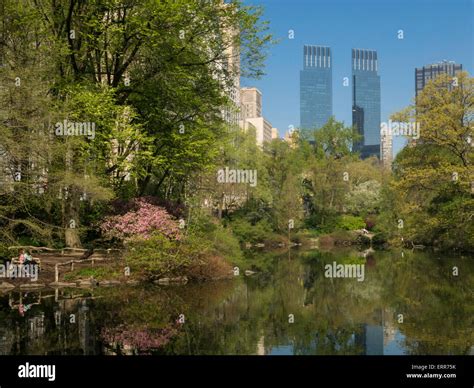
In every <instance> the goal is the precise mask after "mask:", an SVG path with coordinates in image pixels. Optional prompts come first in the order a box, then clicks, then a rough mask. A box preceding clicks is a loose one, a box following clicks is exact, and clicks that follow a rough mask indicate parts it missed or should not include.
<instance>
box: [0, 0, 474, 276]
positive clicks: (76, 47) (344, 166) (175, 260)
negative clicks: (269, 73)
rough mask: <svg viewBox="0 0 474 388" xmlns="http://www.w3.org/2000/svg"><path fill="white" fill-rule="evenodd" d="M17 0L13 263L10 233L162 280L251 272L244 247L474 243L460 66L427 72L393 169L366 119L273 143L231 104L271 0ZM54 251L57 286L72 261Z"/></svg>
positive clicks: (253, 68) (258, 69)
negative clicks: (228, 0)
mask: <svg viewBox="0 0 474 388" xmlns="http://www.w3.org/2000/svg"><path fill="white" fill-rule="evenodd" d="M17 3H18V2H17V1H16V0H5V1H3V2H2V9H1V10H2V12H4V13H5V15H6V16H7V17H5V18H4V21H3V23H2V25H1V26H0V29H1V31H0V36H1V37H2V39H3V41H2V42H1V43H2V46H1V47H2V50H1V52H0V61H1V65H2V66H0V85H2V87H1V88H0V143H1V144H0V147H1V151H2V153H1V154H2V155H1V159H0V167H1V174H2V175H1V176H0V178H1V185H0V258H1V260H2V261H3V262H6V261H9V260H10V259H11V258H12V257H14V256H15V255H16V252H12V251H11V250H9V247H11V246H27V245H28V246H46V247H50V248H52V249H59V250H61V249H64V248H84V249H88V250H92V251H90V255H93V249H99V248H103V249H109V248H113V249H119V250H120V251H122V255H121V256H120V257H119V255H117V256H115V257H113V260H112V263H111V264H110V266H108V267H107V266H104V267H103V266H101V265H99V264H97V265H95V266H94V267H93V268H89V267H92V265H89V264H87V266H86V264H85V263H84V266H81V265H80V263H78V264H77V265H76V266H75V268H74V269H71V270H70V271H68V272H70V273H68V274H64V271H63V272H62V273H63V275H64V276H66V281H67V282H70V283H72V282H74V281H77V282H78V283H81V281H83V283H84V284H85V283H87V282H89V284H91V283H94V281H97V282H99V283H100V281H102V282H104V281H109V282H110V281H111V280H117V279H122V280H125V279H127V281H132V282H140V281H152V282H153V281H156V282H158V283H159V282H160V279H161V283H163V284H165V283H178V282H181V283H185V282H186V281H203V280H209V279H216V278H217V279H219V278H220V279H222V278H227V277H232V276H234V273H235V271H236V267H238V269H239V271H240V274H241V275H242V274H243V275H245V273H246V272H245V271H247V274H248V275H250V276H251V275H252V274H251V272H255V268H253V262H252V259H249V258H246V257H245V252H246V251H249V250H250V249H249V248H257V249H260V248H262V249H268V248H275V249H285V248H288V246H289V245H290V244H291V245H293V244H294V245H295V246H296V247H298V246H300V245H301V246H308V245H310V246H311V245H313V246H315V247H319V249H330V248H331V247H338V246H348V245H360V246H361V247H363V248H367V249H368V248H369V247H373V248H376V249H381V248H389V247H402V246H403V247H408V248H410V249H417V248H422V247H433V248H434V249H439V250H440V251H448V252H451V253H453V252H468V253H471V254H472V252H474V222H473V214H474V178H473V175H472V172H473V169H472V162H473V155H474V148H473V147H474V142H473V141H472V138H473V134H472V128H473V121H472V120H473V117H474V79H473V78H472V77H470V76H469V74H468V73H467V72H460V73H459V74H458V75H457V78H456V85H453V86H452V87H446V86H447V85H448V84H449V85H451V84H452V80H451V79H450V78H449V76H447V75H441V76H439V77H437V78H436V79H435V80H432V81H430V82H429V83H428V84H427V85H426V87H425V88H424V89H423V91H421V92H420V93H419V94H418V96H417V98H416V101H414V103H413V104H412V105H410V106H408V107H407V108H406V109H403V110H402V111H400V112H396V113H394V114H393V115H392V117H391V119H392V120H393V121H396V122H402V123H414V122H416V127H417V128H418V131H417V134H416V138H410V137H409V136H408V139H407V140H408V145H407V146H406V147H405V148H404V149H403V150H402V151H401V152H399V153H398V154H397V156H396V158H395V159H394V161H393V163H392V166H391V168H388V167H387V166H382V164H381V162H380V161H379V160H378V159H377V158H376V157H372V158H367V159H364V160H362V159H361V158H360V155H359V154H358V153H357V152H353V145H354V144H356V143H357V142H358V141H360V136H358V135H357V129H356V128H352V127H348V126H346V125H345V124H344V123H343V122H340V121H337V120H336V119H335V118H334V117H331V118H330V119H329V120H328V122H327V123H326V124H325V125H324V126H323V127H321V128H295V129H294V131H290V132H291V133H290V134H289V136H288V137H287V138H285V139H282V138H276V139H273V140H272V141H268V142H265V143H263V144H257V141H256V132H255V130H254V129H252V128H249V129H248V130H246V131H243V130H241V129H240V128H239V126H238V124H237V123H236V122H235V120H234V121H233V120H232V119H231V117H234V116H235V114H236V113H238V112H237V111H238V110H239V107H237V106H235V103H234V102H233V100H232V98H231V97H230V96H229V93H226V92H225V91H226V90H229V89H232V88H233V87H234V86H235V80H236V79H238V77H240V76H242V77H246V78H248V79H258V78H260V77H261V76H263V75H264V71H263V70H264V66H263V65H264V61H265V58H266V55H267V51H268V49H269V48H270V47H271V45H273V44H275V43H276V42H275V41H274V39H273V37H272V35H271V34H269V33H268V25H267V23H266V22H265V20H263V19H262V16H263V10H262V9H261V8H260V7H254V6H246V5H243V4H242V3H241V2H239V1H235V2H232V4H226V5H225V6H221V7H215V6H214V5H213V4H212V2H191V3H189V2H176V1H171V0H166V1H161V2H144V3H142V2H134V3H131V4H129V5H127V7H128V8H127V9H126V10H125V9H124V10H123V11H122V10H120V11H117V9H115V8H114V5H113V2H112V3H110V4H108V3H107V2H105V3H104V2H98V3H95V2H92V3H90V4H89V3H88V4H86V5H84V4H82V3H81V2H71V4H70V5H69V6H70V9H69V12H65V13H62V12H57V10H56V9H55V7H52V8H45V9H41V10H39V9H38V8H37V5H36V2H33V1H26V2H24V4H23V5H22V7H18V4H17ZM190 19H192V20H193V23H191V25H190V23H189V20H190ZM84 20H88V21H89V22H88V23H84V22H83V21H84ZM65 26H68V27H67V31H66V27H65ZM71 31H73V32H74V37H71V36H70V32H71ZM27 32H28V33H27ZM29 32H33V33H29ZM229 47H238V48H239V50H238V51H239V54H240V63H239V66H238V68H236V66H233V65H232V64H233V62H232V55H233V54H232V53H230V52H229V51H232V50H229ZM223 64H225V66H223ZM52 123H64V126H66V124H67V126H68V127H69V125H70V126H71V128H72V129H74V128H76V129H77V128H88V129H90V130H91V131H92V129H93V133H92V132H91V133H87V134H86V133H85V132H80V131H75V132H74V131H72V130H71V131H72V132H71V133H69V130H68V131H58V132H56V131H55V129H54V126H53V127H52V126H51V124H52ZM73 132H74V133H73ZM86 132H87V131H86ZM257 177H258V179H257ZM356 231H358V232H356ZM90 255H89V256H87V255H85V256H84V257H83V259H84V260H86V259H88V258H89V257H90ZM76 258H77V257H76ZM49 259H50V261H49V262H48V260H46V259H45V258H44V257H41V262H42V264H44V268H43V269H42V272H40V275H39V276H40V281H43V279H46V280H45V281H46V282H47V283H50V280H51V279H49V277H50V276H51V274H52V273H53V274H54V276H52V280H56V279H55V268H56V264H57V263H59V262H60V261H61V260H65V261H67V260H68V258H65V257H49ZM69 259H70V258H69ZM254 260H258V258H255V257H254ZM125 272H127V273H125ZM91 279H92V280H91ZM163 279H167V280H163ZM52 280H51V282H52ZM0 281H1V280H0ZM55 283H58V282H55ZM2 284H3V283H2Z"/></svg>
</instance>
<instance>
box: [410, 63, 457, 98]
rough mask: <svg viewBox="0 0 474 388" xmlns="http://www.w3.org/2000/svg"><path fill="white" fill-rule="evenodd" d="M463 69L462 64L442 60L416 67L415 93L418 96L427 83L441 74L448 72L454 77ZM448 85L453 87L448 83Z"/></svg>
mask: <svg viewBox="0 0 474 388" xmlns="http://www.w3.org/2000/svg"><path fill="white" fill-rule="evenodd" d="M460 71H462V65H461V64H456V63H455V62H453V61H449V62H448V61H442V62H439V63H434V64H432V65H427V66H423V67H421V68H416V69H415V94H416V95H417V96H418V93H420V92H421V91H422V90H423V88H424V87H425V86H426V84H427V83H428V82H429V81H430V80H433V79H435V78H436V77H438V76H439V75H441V74H448V75H450V76H451V77H454V76H455V75H456V74H457V73H459V72H460ZM448 87H452V86H451V85H448Z"/></svg>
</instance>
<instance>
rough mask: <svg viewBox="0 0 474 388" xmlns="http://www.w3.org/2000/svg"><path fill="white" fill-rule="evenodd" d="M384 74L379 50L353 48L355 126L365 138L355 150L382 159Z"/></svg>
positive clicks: (353, 121) (355, 143) (353, 119)
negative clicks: (381, 76) (381, 68)
mask: <svg viewBox="0 0 474 388" xmlns="http://www.w3.org/2000/svg"><path fill="white" fill-rule="evenodd" d="M380 116H381V114H380V76H379V75H378V58H377V52H376V51H375V50H362V49H352V125H353V126H354V128H355V130H356V131H357V133H358V134H359V135H361V138H360V140H359V141H357V142H354V145H353V150H354V151H358V152H360V154H361V157H362V158H363V159H364V158H368V157H369V156H377V157H379V158H380Z"/></svg>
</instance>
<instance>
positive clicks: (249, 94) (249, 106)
mask: <svg viewBox="0 0 474 388" xmlns="http://www.w3.org/2000/svg"><path fill="white" fill-rule="evenodd" d="M240 107H241V111H240V118H241V119H242V120H245V119H248V118H254V117H262V93H261V92H260V90H258V89H257V88H242V89H240Z"/></svg>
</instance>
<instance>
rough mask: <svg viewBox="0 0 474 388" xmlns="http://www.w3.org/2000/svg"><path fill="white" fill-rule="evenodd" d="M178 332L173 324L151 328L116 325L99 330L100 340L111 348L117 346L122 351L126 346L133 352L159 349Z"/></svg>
mask: <svg viewBox="0 0 474 388" xmlns="http://www.w3.org/2000/svg"><path fill="white" fill-rule="evenodd" d="M177 334H178V329H177V328H176V327H175V326H169V327H165V328H163V329H159V330H156V329H155V330H152V329H148V328H146V327H141V328H140V327H133V328H130V327H126V326H118V327H116V328H113V329H108V328H104V329H102V330H101V337H102V340H103V341H104V342H105V343H106V344H107V345H108V346H109V347H110V348H111V349H117V347H118V348H119V349H120V350H121V352H124V350H125V349H126V348H128V349H129V350H131V351H132V352H133V353H135V354H152V351H153V350H154V349H159V348H161V347H163V346H165V345H166V344H168V343H169V342H170V341H171V339H172V338H173V337H175V336H176V335H177Z"/></svg>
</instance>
